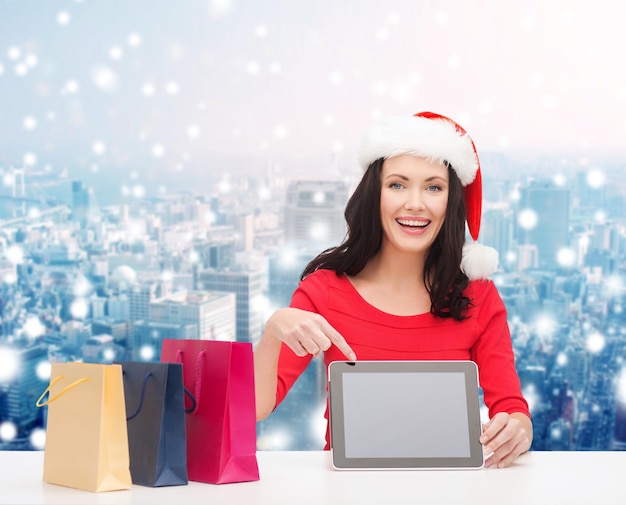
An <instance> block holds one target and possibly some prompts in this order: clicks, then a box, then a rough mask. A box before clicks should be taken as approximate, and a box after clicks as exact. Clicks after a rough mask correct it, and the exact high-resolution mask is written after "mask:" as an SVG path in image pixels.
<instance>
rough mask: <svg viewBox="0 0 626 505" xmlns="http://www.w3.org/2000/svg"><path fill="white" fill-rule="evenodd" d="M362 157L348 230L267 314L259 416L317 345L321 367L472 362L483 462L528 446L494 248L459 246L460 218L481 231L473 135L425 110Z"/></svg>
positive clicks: (258, 377)
mask: <svg viewBox="0 0 626 505" xmlns="http://www.w3.org/2000/svg"><path fill="white" fill-rule="evenodd" d="M359 160H360V162H361V165H362V167H363V168H364V169H365V173H364V175H363V178H362V179H361V182H360V183H359V185H358V187H357V188H356V190H355V192H354V194H353V195H352V196H351V198H350V200H349V202H348V204H347V207H346V211H345V217H346V221H347V224H348V234H347V237H346V239H345V240H344V242H343V243H342V244H341V245H339V246H338V247H334V248H331V249H328V250H326V251H324V252H322V253H321V254H320V255H318V256H317V257H316V258H314V259H313V260H312V261H311V262H310V263H309V264H308V265H307V267H306V268H305V270H304V272H303V274H302V280H301V282H300V285H299V286H298V289H297V290H296V292H295V293H294V295H293V298H292V302H291V305H290V308H286V309H280V310H279V311H277V312H276V313H275V314H273V315H272V317H270V318H269V320H268V321H267V323H266V326H265V331H264V333H263V336H262V338H261V340H260V341H259V343H258V345H257V347H256V349H255V357H254V360H255V381H256V393H257V418H258V419H259V420H260V419H264V418H265V417H267V416H268V415H269V414H270V413H271V412H272V411H273V410H274V408H276V406H277V405H278V404H279V403H280V402H281V401H282V399H283V398H284V397H285V395H286V394H287V392H288V391H289V389H290V387H291V386H292V385H293V383H294V382H295V381H296V379H297V378H298V377H299V376H300V374H301V373H302V372H303V371H304V370H305V369H306V367H307V365H308V364H309V362H310V360H311V358H312V357H313V356H317V355H319V354H320V353H323V354H324V361H325V363H326V366H328V364H329V363H330V362H332V361H337V360H350V361H353V360H356V359H363V360H389V359H398V360H468V359H471V360H472V361H475V362H476V363H477V365H478V369H479V377H480V385H481V387H482V389H483V392H484V400H485V404H486V406H487V407H488V409H489V416H490V419H489V421H488V422H487V423H486V424H485V425H484V426H483V434H482V436H481V442H482V444H483V446H484V449H485V453H486V454H491V456H490V457H489V458H488V459H487V461H486V463H485V466H486V467H492V466H497V467H499V468H502V467H506V466H508V465H509V464H511V462H512V461H514V460H515V458H517V457H518V456H519V455H520V454H522V453H523V452H525V451H527V450H528V449H529V448H530V445H531V442H532V423H531V420H530V413H529V410H528V404H527V402H526V401H525V399H524V398H523V396H522V393H521V390H520V382H519V378H518V376H517V373H516V370H515V365H514V356H513V350H512V345H511V338H510V334H509V329H508V325H507V321H506V309H505V306H504V303H503V302H502V299H501V298H500V296H499V294H498V292H497V290H496V288H495V286H494V284H493V282H491V281H489V280H486V277H487V276H488V275H489V274H491V273H493V271H495V268H496V266H497V253H496V252H495V251H494V250H493V249H491V248H488V247H485V246H482V245H479V244H477V243H471V244H466V243H465V224H466V222H467V227H468V230H469V232H470V235H471V236H472V238H473V240H477V239H478V232H479V229H480V216H481V202H482V182H481V173H480V165H479V161H478V156H477V154H476V149H475V147H474V144H473V142H472V140H471V139H470V137H469V136H468V135H467V133H466V132H465V130H463V128H461V127H460V126H459V125H458V124H456V123H455V122H454V121H452V120H451V119H449V118H446V117H444V116H441V115H438V114H434V113H430V112H423V113H419V114H416V115H415V116H412V117H401V118H397V117H390V118H386V119H384V120H383V121H380V122H379V123H377V124H376V125H374V126H373V127H372V128H370V129H369V130H368V132H367V133H366V135H365V137H364V139H363V143H362V145H361V148H360V151H359ZM327 416H328V411H327V412H326V417H327ZM328 448H329V438H328V433H327V435H326V449H328Z"/></svg>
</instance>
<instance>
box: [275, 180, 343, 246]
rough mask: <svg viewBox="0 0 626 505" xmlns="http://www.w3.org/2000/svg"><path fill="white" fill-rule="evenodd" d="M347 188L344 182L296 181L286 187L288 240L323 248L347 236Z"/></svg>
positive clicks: (286, 231)
mask: <svg viewBox="0 0 626 505" xmlns="http://www.w3.org/2000/svg"><path fill="white" fill-rule="evenodd" d="M348 198H349V195H348V187H347V186H346V184H345V183H343V182H341V181H294V182H292V183H291V184H289V187H288V188H287V201H286V203H285V241H286V242H287V243H288V244H291V245H293V246H295V247H300V246H306V247H311V248H314V249H317V250H318V251H322V250H323V249H326V248H328V247H332V246H336V245H339V244H340V243H341V242H342V241H343V239H344V238H345V235H346V231H347V228H346V223H345V219H344V217H343V213H344V210H345V206H346V202H347V201H348Z"/></svg>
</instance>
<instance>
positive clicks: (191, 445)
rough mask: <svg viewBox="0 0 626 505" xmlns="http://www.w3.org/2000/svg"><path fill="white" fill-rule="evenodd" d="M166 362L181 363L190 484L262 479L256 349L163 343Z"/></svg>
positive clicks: (246, 345)
mask: <svg viewBox="0 0 626 505" xmlns="http://www.w3.org/2000/svg"><path fill="white" fill-rule="evenodd" d="M161 361H162V362H169V363H182V365H183V383H184V387H185V388H186V389H188V390H189V391H190V392H191V393H192V395H193V398H194V400H195V404H194V402H189V401H188V404H187V408H186V410H187V415H186V416H185V417H186V428H187V471H188V474H189V480H191V481H199V482H207V483H210V484H225V483H230V482H246V481H253V480H258V479H259V469H258V464H257V458H256V407H255V397H254V364H253V357H252V344H250V343H247V342H223V341H215V340H174V339H165V340H163V346H162V349H161Z"/></svg>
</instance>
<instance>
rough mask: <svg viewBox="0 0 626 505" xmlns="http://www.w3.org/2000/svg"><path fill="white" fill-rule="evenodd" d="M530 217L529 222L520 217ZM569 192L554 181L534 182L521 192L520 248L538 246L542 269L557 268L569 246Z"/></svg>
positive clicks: (518, 223)
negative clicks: (561, 252) (561, 253)
mask: <svg viewBox="0 0 626 505" xmlns="http://www.w3.org/2000/svg"><path fill="white" fill-rule="evenodd" d="M524 215H527V216H528V215H530V216H532V218H531V219H530V220H529V221H535V222H528V221H527V222H526V223H520V218H521V219H523V216H524ZM569 222H570V190H569V189H568V188H566V187H564V186H557V185H556V184H555V183H554V182H553V181H551V180H540V181H531V182H530V183H529V184H528V185H526V186H525V187H523V188H521V189H520V200H519V202H518V222H517V228H516V235H517V241H518V243H519V244H521V245H536V246H537V249H538V250H539V267H540V268H544V269H552V268H558V266H559V261H558V254H559V251H560V250H561V249H563V248H567V247H569V246H570V240H569Z"/></svg>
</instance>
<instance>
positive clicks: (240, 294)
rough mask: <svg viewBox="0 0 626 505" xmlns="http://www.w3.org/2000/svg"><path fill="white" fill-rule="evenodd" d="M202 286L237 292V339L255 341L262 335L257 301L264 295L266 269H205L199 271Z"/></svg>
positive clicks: (214, 289)
mask: <svg viewBox="0 0 626 505" xmlns="http://www.w3.org/2000/svg"><path fill="white" fill-rule="evenodd" d="M199 285H200V286H199V287H200V288H201V289H206V290H210V291H219V292H222V293H234V294H235V298H236V302H237V341H238V342H256V341H257V340H258V339H259V338H260V337H261V331H262V327H263V315H262V313H261V311H260V310H259V308H258V306H257V305H256V303H257V302H258V301H259V299H260V297H261V296H262V295H263V272H261V271H257V272H250V271H223V272H219V271H216V270H205V271H203V272H200V274H199Z"/></svg>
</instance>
